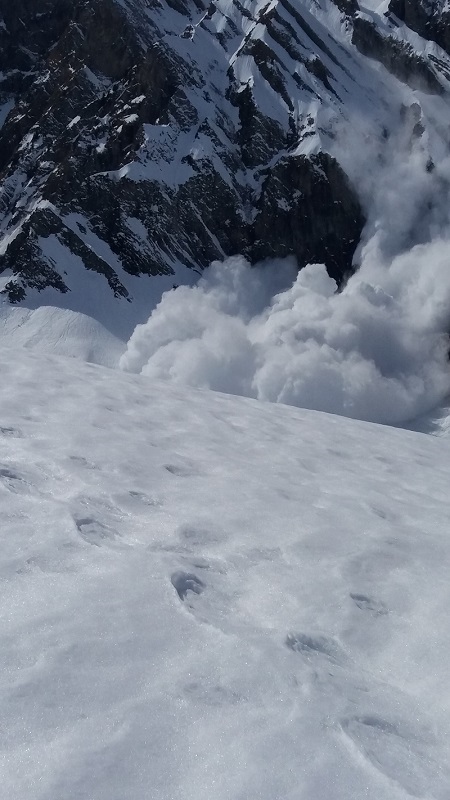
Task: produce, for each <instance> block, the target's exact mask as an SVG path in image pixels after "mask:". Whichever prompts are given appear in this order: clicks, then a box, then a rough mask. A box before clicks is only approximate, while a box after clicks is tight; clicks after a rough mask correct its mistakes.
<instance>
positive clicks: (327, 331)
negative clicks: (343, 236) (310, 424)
mask: <svg viewBox="0 0 450 800" xmlns="http://www.w3.org/2000/svg"><path fill="white" fill-rule="evenodd" d="M413 116H414V115H413ZM413 121H414V119H413ZM359 142H361V138H360V139H359ZM348 144H349V143H348V139H347V149H346V152H347V154H348V153H350V152H351V159H350V158H348V165H346V166H347V169H348V172H349V174H350V176H351V177H352V179H353V181H354V182H355V183H357V184H358V188H359V191H360V196H361V197H362V202H363V204H365V207H366V211H367V216H368V223H367V226H366V231H365V235H364V238H363V241H362V242H361V245H360V248H359V250H358V252H357V254H356V259H357V263H358V264H359V269H358V271H357V272H356V274H355V275H354V276H353V277H352V278H350V280H349V281H348V283H347V285H346V286H345V287H344V288H343V290H342V291H341V292H337V291H336V285H335V283H334V281H333V280H332V279H330V278H329V277H328V275H327V272H326V269H325V266H323V265H317V264H313V265H308V266H307V267H306V268H305V269H303V270H301V271H300V272H299V273H298V275H296V267H295V264H294V262H293V261H292V260H288V261H283V262H282V261H273V260H272V261H270V262H269V261H268V262H265V263H264V264H262V265H259V266H258V268H251V267H250V265H249V264H248V263H247V262H246V261H245V259H244V258H243V257H241V256H237V257H233V258H228V259H226V260H225V261H224V262H215V263H214V264H212V266H211V268H210V269H209V270H208V271H206V272H205V274H204V275H203V277H202V278H201V279H200V281H199V282H198V284H197V285H196V286H195V287H193V288H189V287H180V288H178V289H176V290H175V291H171V292H168V293H166V294H165V295H164V296H163V298H162V300H161V302H160V303H159V305H158V306H157V308H156V309H155V310H154V312H153V313H152V315H151V317H150V319H149V320H148V322H147V323H146V324H144V325H139V326H138V327H137V328H136V330H135V332H134V333H133V335H132V337H131V339H130V341H129V343H128V347H127V351H126V352H125V354H124V355H123V356H122V359H121V367H122V368H123V369H125V370H130V371H133V372H140V373H143V374H145V375H148V376H150V377H153V378H163V379H169V380H173V381H175V382H177V383H182V384H188V385H191V386H198V387H204V388H210V389H214V390H218V391H222V392H229V393H233V394H241V395H246V396H249V397H256V398H258V399H261V400H268V401H274V402H282V403H287V404H292V405H297V406H301V407H305V408H314V409H317V410H321V411H328V412H332V413H337V414H343V415H345V416H349V417H355V418H360V419H366V420H371V421H375V422H382V423H388V424H389V423H390V424H400V423H402V422H405V421H407V420H410V419H413V418H414V417H416V416H418V415H420V414H422V413H425V412H427V411H429V410H430V409H432V408H433V407H435V406H436V405H438V404H439V403H440V402H441V401H442V400H443V399H444V398H445V396H446V395H447V394H448V393H449V392H450V372H449V368H448V355H447V354H448V336H447V333H448V331H449V330H450V313H449V310H450V220H449V209H450V191H449V186H450V161H449V159H448V158H443V159H442V160H441V161H440V162H439V165H438V166H436V164H434V163H432V162H431V161H430V157H429V154H428V152H427V149H426V148H425V147H423V145H422V142H420V141H419V142H415V141H414V140H413V138H411V136H410V129H408V125H405V122H404V121H403V124H402V127H401V129H400V133H399V134H398V135H397V136H396V137H393V139H392V142H388V143H387V144H386V145H385V146H384V147H383V150H381V149H380V145H379V143H375V144H373V148H374V149H375V150H376V148H378V150H379V151H377V152H375V153H373V154H371V157H370V158H368V147H370V143H369V144H368V143H367V140H366V141H365V142H364V146H361V144H359V145H358V144H357V142H356V140H355V142H354V143H352V146H351V147H349V146H348ZM399 154H401V155H399ZM345 158H346V156H345V153H344V152H343V153H342V154H341V162H342V161H344V162H345ZM367 164H371V165H372V166H371V167H370V168H368V167H367ZM364 165H365V167H364V169H363V166H364ZM352 173H353V174H352Z"/></svg>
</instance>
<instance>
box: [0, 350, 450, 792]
mask: <svg viewBox="0 0 450 800" xmlns="http://www.w3.org/2000/svg"><path fill="white" fill-rule="evenodd" d="M0 361H1V370H2V376H3V380H2V386H1V390H0V392H1V409H2V410H1V418H0V439H1V442H2V457H1V463H0V506H1V519H2V526H1V533H0V535H1V537H2V547H1V550H0V552H1V557H0V560H1V574H2V581H1V583H0V591H1V607H2V615H1V619H0V641H1V647H0V658H1V661H2V670H1V674H2V680H1V684H0V694H1V700H2V721H3V726H2V759H1V765H0V774H1V778H2V785H3V787H4V792H5V795H7V796H8V797H9V798H11V800H60V798H61V797H67V798H69V797H70V798H75V797H79V798H88V797H95V798H96V800H124V798H133V800H147V798H148V797H150V796H151V797H152V798H153V799H154V800H169V798H176V797H180V796H182V797H183V798H186V800H194V799H195V800H210V798H211V797H214V798H215V800H244V798H261V800H311V798H314V800H357V799H358V800H359V799H360V798H361V797H365V798H366V800H409V798H410V797H411V796H414V797H424V798H425V797H426V798H427V800H446V798H447V797H448V787H449V784H450V775H449V761H448V741H449V733H450V731H449V707H448V696H447V693H446V692H445V691H443V687H446V686H447V685H448V679H449V674H448V672H449V666H448V665H449V644H448V642H449V631H448V615H447V614H446V613H445V610H446V608H447V607H448V603H449V600H450V598H449V584H448V566H447V565H448V558H449V552H448V551H449V540H448V480H449V468H448V463H449V459H448V440H447V439H437V438H435V437H430V436H424V435H421V434H417V433H411V432H406V431H400V430H394V429H389V428H386V427H380V426H376V425H370V424H366V423H362V422H355V421H351V420H345V419H343V418H338V417H334V416H328V415H325V414H319V413H315V412H308V411H300V410H298V409H290V408H288V407H283V406H280V405H278V406H273V405H270V404H262V403H258V402H256V401H252V400H245V399H242V398H235V397H227V396H224V395H219V394H214V393H212V392H198V391H194V390H185V389H176V388H174V387H171V386H169V385H165V384H159V383H157V382H154V381H151V382H150V381H148V380H147V379H145V378H143V377H142V376H129V375H124V374H121V373H120V372H117V371H110V370H107V369H104V368H99V367H94V366H89V365H85V364H81V363H79V362H76V361H74V360H64V359H62V358H59V359H58V358H57V357H43V356H39V355H37V354H36V353H34V354H27V353H26V351H25V350H20V349H19V348H17V349H8V348H5V347H3V348H2V349H1V352H0ZM68 420H70V424H68Z"/></svg>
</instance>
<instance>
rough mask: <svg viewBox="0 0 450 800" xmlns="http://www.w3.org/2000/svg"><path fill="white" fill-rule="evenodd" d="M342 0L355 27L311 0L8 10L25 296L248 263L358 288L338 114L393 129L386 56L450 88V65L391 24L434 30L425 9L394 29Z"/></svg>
mask: <svg viewBox="0 0 450 800" xmlns="http://www.w3.org/2000/svg"><path fill="white" fill-rule="evenodd" d="M334 4H335V6H336V8H335V9H333V19H335V18H336V15H337V19H338V20H339V19H340V20H341V23H340V24H341V28H342V30H341V34H339V32H338V31H337V28H336V24H335V22H334V23H333V26H330V27H328V26H327V20H326V18H325V17H324V14H323V13H322V12H321V11H320V9H319V11H318V12H317V15H315V12H314V8H310V7H309V5H308V4H305V3H303V2H301V0H279V2H278V3H268V4H266V5H265V6H263V7H261V6H260V5H257V4H255V3H252V2H249V1H248V0H247V2H246V3H245V5H244V4H243V3H242V2H241V1H240V0H234V1H233V2H232V3H231V4H230V3H225V4H223V5H222V4H221V2H220V0H217V2H212V3H209V2H207V1H206V0H195V2H191V3H188V2H187V0H170V1H169V0H121V2H118V0H73V1H72V2H69V0H17V2H15V3H11V2H10V0H0V70H1V71H2V73H3V74H2V77H3V80H2V81H1V82H0V223H1V228H0V232H1V233H0V273H1V272H2V271H4V270H9V271H10V272H11V273H12V274H11V275H10V279H9V280H8V281H7V282H6V285H4V291H5V292H6V294H7V295H8V296H9V298H10V300H11V301H12V302H21V301H22V300H23V298H24V297H25V296H26V294H27V293H29V292H30V291H33V290H38V291H43V290H44V289H45V288H46V287H52V288H53V289H57V290H59V291H61V292H67V290H70V288H71V278H70V274H69V272H70V270H68V269H67V268H66V262H67V263H69V262H70V264H71V265H72V267H73V266H74V264H78V265H79V268H80V269H82V268H83V265H84V268H86V269H88V270H91V271H92V270H93V271H95V272H97V273H99V274H101V275H103V276H104V278H105V287H106V288H107V289H108V291H109V290H111V291H112V292H113V293H114V295H115V296H116V297H118V298H122V299H128V300H130V301H131V300H132V296H131V292H130V287H129V281H128V276H137V275H142V276H152V275H170V274H172V273H173V271H174V270H177V269H179V268H180V267H185V268H192V269H195V270H201V269H203V268H204V267H206V266H208V264H209V263H210V262H211V261H212V260H214V259H216V258H223V257H224V256H226V255H232V254H236V253H243V254H245V255H246V256H247V257H248V258H249V259H250V260H251V261H252V262H256V261H258V260H260V259H263V258H265V257H267V256H285V255H290V254H295V255H296V257H297V259H298V263H299V267H300V268H301V267H302V266H304V265H305V264H306V263H307V262H311V261H318V262H325V264H326V266H327V268H328V271H329V273H330V275H332V276H333V277H334V278H335V279H336V281H337V282H338V283H339V282H340V281H342V280H343V279H345V276H346V275H347V274H348V273H349V272H350V271H351V270H352V268H353V266H352V261H353V254H354V252H355V249H356V247H357V245H358V242H359V239H360V235H361V231H362V228H363V226H364V222H365V220H364V213H363V211H362V209H361V206H360V202H359V200H358V196H357V191H356V188H355V186H353V185H352V184H351V182H350V180H349V178H348V177H347V175H346V174H345V172H344V170H343V168H342V167H341V166H340V164H339V162H338V157H337V155H336V153H335V152H334V148H333V137H334V133H333V122H332V120H339V119H346V118H347V117H348V113H353V110H351V111H350V112H349V109H352V103H353V101H352V97H353V96H355V97H358V96H361V93H362V94H363V95H365V96H366V97H367V98H368V102H370V103H371V104H372V105H371V109H372V110H371V111H370V113H371V114H373V117H374V119H375V118H376V117H377V114H378V107H377V103H379V100H378V99H377V96H376V91H375V90H374V80H375V81H376V77H374V76H376V72H375V71H374V68H373V66H372V63H371V62H370V61H369V59H376V60H377V61H379V62H381V63H382V64H383V65H384V66H385V67H386V69H387V70H389V72H390V73H391V74H392V75H393V76H395V77H396V78H398V79H399V80H400V81H401V82H403V83H405V84H407V85H408V86H409V87H411V90H416V89H419V90H424V91H427V92H431V93H435V94H440V93H444V92H446V91H447V88H448V81H449V80H450V60H448V61H447V60H445V59H444V60H442V59H437V58H436V57H435V56H431V55H430V56H426V55H424V54H423V53H418V52H416V51H415V50H413V48H412V46H411V45H410V44H408V43H407V42H405V41H403V40H402V39H401V37H399V34H398V31H397V27H396V25H395V24H394V22H391V17H392V14H395V15H396V16H397V17H400V18H401V19H404V20H405V21H406V22H407V24H409V25H411V27H413V28H415V29H416V30H419V29H420V30H419V32H421V34H422V35H428V34H429V35H430V37H431V35H432V33H433V31H434V28H433V25H434V24H435V22H436V19H437V18H436V19H435V15H433V14H431V15H430V14H428V15H427V14H425V11H426V7H427V6H426V4H425V2H424V1H423V2H421V3H419V5H420V7H421V11H420V13H419V11H417V13H416V14H413V11H412V6H413V5H414V4H412V3H408V2H406V1H405V2H397V1H396V0H392V2H391V15H390V16H389V15H388V16H387V17H385V18H383V21H382V25H381V24H380V25H378V23H377V19H378V18H377V17H376V15H372V17H370V18H368V17H367V15H361V14H360V13H359V10H358V4H357V2H356V0H334ZM319 12H320V13H319ZM330 19H331V17H330ZM392 19H393V18H392ZM445 19H446V17H445V14H441V16H440V17H439V25H440V26H442V25H443V28H442V29H441V27H439V26H438V27H439V31H438V33H439V36H440V37H441V39H442V36H444V30H445V24H444V23H445ZM443 21H444V22H443ZM436 24H437V22H436ZM430 26H431V27H430ZM444 39H445V37H444ZM444 39H442V42H443V45H442V46H444V45H445V41H444ZM350 40H352V42H353V44H352V43H351V41H350ZM436 41H438V39H437V38H436ZM367 57H369V58H367ZM438 62H439V63H438ZM380 86H381V84H380ZM380 128H381V124H380ZM144 284H145V280H144V278H143V291H145V288H144ZM108 287H109V288H108Z"/></svg>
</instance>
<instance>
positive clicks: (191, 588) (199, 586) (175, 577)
mask: <svg viewBox="0 0 450 800" xmlns="http://www.w3.org/2000/svg"><path fill="white" fill-rule="evenodd" d="M170 580H171V582H172V586H173V587H174V589H175V591H176V592H177V594H178V597H179V598H180V600H182V601H183V602H184V600H185V599H186V596H187V593H188V592H193V593H194V594H201V593H202V592H203V591H204V589H205V584H204V583H203V581H202V580H200V578H197V576H196V575H194V573H193V572H183V571H182V570H177V572H173V573H172V575H171V576H170Z"/></svg>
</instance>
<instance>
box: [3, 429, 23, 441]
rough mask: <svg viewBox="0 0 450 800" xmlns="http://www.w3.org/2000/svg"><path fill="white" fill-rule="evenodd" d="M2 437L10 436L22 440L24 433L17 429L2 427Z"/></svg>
mask: <svg viewBox="0 0 450 800" xmlns="http://www.w3.org/2000/svg"><path fill="white" fill-rule="evenodd" d="M0 435H1V436H8V437H11V438H13V439H21V438H22V433H21V431H19V430H17V428H3V427H2V426H0Z"/></svg>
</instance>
